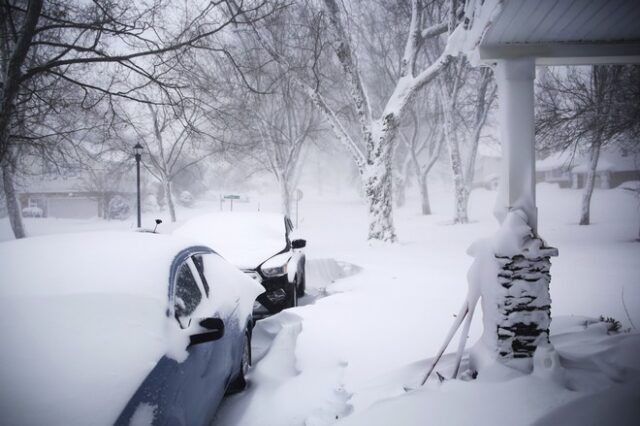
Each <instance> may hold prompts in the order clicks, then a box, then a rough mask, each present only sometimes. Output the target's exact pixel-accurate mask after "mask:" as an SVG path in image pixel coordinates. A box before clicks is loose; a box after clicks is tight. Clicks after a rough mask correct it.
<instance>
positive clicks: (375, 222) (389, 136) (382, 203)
mask: <svg viewBox="0 0 640 426" xmlns="http://www.w3.org/2000/svg"><path fill="white" fill-rule="evenodd" d="M372 127H373V129H372V132H371V134H370V136H369V140H368V141H367V146H368V149H367V154H368V155H367V162H366V164H365V165H364V167H363V169H362V175H363V183H364V190H365V196H366V198H367V202H368V205H369V237H368V238H369V240H380V241H384V242H395V241H396V240H397V237H396V232H395V227H394V225H393V173H392V170H393V155H392V153H393V147H392V144H391V143H390V142H391V141H392V140H393V138H394V137H395V133H396V131H397V129H398V122H397V121H396V119H395V116H394V114H393V113H389V114H387V115H385V116H384V117H383V119H382V120H380V121H376V122H374V125H373V126H372Z"/></svg>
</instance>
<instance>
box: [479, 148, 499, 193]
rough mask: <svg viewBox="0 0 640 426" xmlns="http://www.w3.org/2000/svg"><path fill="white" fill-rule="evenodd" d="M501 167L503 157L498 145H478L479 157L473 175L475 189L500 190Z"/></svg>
mask: <svg viewBox="0 0 640 426" xmlns="http://www.w3.org/2000/svg"><path fill="white" fill-rule="evenodd" d="M501 167H502V155H501V153H500V147H499V146H498V145H490V144H480V145H478V157H477V158H476V163H475V169H474V173H473V187H474V188H486V189H491V190H494V189H496V188H498V183H499V181H500V170H501Z"/></svg>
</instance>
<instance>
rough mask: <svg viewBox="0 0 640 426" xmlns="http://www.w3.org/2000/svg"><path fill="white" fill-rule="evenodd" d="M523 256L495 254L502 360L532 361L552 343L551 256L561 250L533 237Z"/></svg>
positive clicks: (498, 328) (499, 348)
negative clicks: (550, 336) (526, 359)
mask: <svg viewBox="0 0 640 426" xmlns="http://www.w3.org/2000/svg"><path fill="white" fill-rule="evenodd" d="M522 251H523V253H522V254H517V255H515V256H500V255H498V254H496V260H497V262H498V265H499V272H498V285H499V286H500V288H499V290H498V306H497V308H498V315H497V317H496V318H497V322H498V324H496V330H497V333H498V339H497V352H498V355H499V357H500V358H502V359H517V358H530V357H532V356H533V353H534V352H535V350H536V347H537V346H538V344H540V343H543V344H545V343H549V326H550V325H551V297H550V295H549V282H550V281H551V274H550V273H549V270H550V268H551V262H550V261H549V258H550V257H551V256H557V255H558V251H557V249H555V248H552V247H545V246H544V242H543V241H542V240H541V239H539V238H531V240H529V241H528V242H527V243H526V245H525V247H524V249H523V250H522Z"/></svg>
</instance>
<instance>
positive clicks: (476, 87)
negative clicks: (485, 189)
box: [438, 56, 497, 223]
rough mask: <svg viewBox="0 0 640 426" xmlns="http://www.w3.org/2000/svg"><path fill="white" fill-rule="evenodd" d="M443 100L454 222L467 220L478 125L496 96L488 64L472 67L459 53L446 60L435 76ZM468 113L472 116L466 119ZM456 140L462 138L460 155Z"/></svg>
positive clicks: (487, 112)
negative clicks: (465, 154)
mask: <svg viewBox="0 0 640 426" xmlns="http://www.w3.org/2000/svg"><path fill="white" fill-rule="evenodd" d="M438 83H439V84H438V88H439V98H440V100H441V102H442V104H443V107H442V110H443V118H444V136H445V140H446V142H447V147H448V151H449V161H450V165H451V172H452V175H453V184H454V202H455V208H454V217H453V222H454V223H468V222H469V215H468V205H469V194H470V193H471V187H472V184H473V177H474V170H475V161H476V156H477V152H478V144H479V142H480V136H481V133H482V129H483V127H484V125H485V123H486V122H487V117H488V114H489V111H490V109H491V105H492V104H493V102H494V100H495V98H496V91H497V86H496V84H495V82H494V81H493V73H492V71H491V69H490V68H480V69H479V70H478V69H472V68H471V67H470V66H469V64H468V63H467V60H466V58H465V57H463V56H458V57H457V58H455V60H452V61H450V63H449V65H448V66H447V69H446V70H445V71H444V72H443V73H442V74H441V76H440V77H439V78H438ZM468 117H472V119H471V120H468ZM460 140H462V141H466V142H467V143H466V145H467V146H466V148H467V150H468V155H467V156H466V159H465V157H464V156H463V152H462V151H463V148H464V147H463V146H461V144H460Z"/></svg>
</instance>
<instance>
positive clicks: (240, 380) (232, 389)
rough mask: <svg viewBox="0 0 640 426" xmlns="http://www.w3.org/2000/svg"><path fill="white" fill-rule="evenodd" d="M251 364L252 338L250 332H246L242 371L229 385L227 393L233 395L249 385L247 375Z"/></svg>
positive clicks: (241, 363)
mask: <svg viewBox="0 0 640 426" xmlns="http://www.w3.org/2000/svg"><path fill="white" fill-rule="evenodd" d="M250 366H251V338H250V337H249V332H247V333H245V334H244V343H243V345H242V358H241V359H240V372H239V373H238V377H236V378H235V379H233V381H232V382H231V383H230V384H229V387H227V392H226V394H227V395H232V394H234V393H238V392H242V391H243V390H245V389H246V387H247V379H246V375H247V373H248V372H249V367H250Z"/></svg>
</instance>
